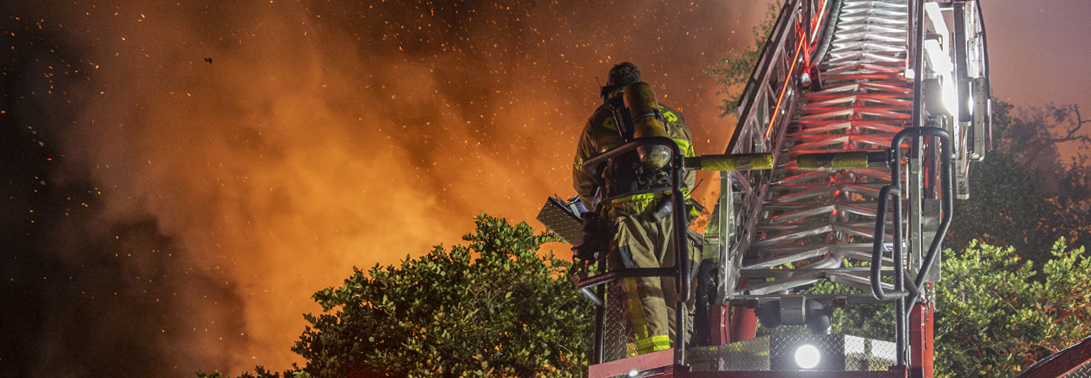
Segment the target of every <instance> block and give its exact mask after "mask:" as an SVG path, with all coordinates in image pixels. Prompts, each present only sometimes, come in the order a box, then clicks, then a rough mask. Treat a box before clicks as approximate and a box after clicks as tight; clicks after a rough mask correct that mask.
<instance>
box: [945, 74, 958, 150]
mask: <svg viewBox="0 0 1091 378" xmlns="http://www.w3.org/2000/svg"><path fill="white" fill-rule="evenodd" d="M951 76H953V75H951V74H950V73H946V74H944V75H943V84H942V85H943V107H945V108H947V112H949V113H951V115H953V116H958V88H955V79H954V78H952V77H951ZM955 121H958V119H957V118H956V119H955ZM955 140H958V139H955Z"/></svg>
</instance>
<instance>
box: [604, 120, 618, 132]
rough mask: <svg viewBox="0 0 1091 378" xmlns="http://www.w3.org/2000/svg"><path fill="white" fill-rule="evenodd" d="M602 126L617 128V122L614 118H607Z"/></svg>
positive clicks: (611, 128)
mask: <svg viewBox="0 0 1091 378" xmlns="http://www.w3.org/2000/svg"><path fill="white" fill-rule="evenodd" d="M602 127H605V128H607V129H610V130H617V122H614V119H613V118H607V119H606V121H605V122H603V123H602Z"/></svg>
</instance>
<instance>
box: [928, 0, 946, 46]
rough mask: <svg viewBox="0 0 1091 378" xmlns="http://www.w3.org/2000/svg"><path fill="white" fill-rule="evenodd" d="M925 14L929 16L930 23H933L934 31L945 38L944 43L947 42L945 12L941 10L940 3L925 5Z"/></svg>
mask: <svg viewBox="0 0 1091 378" xmlns="http://www.w3.org/2000/svg"><path fill="white" fill-rule="evenodd" d="M924 14H926V15H928V21H931V22H932V30H934V31H935V32H936V34H939V35H941V36H943V41H944V42H946V41H947V35H948V31H947V22H945V21H943V12H942V11H940V9H939V3H931V2H929V3H924Z"/></svg>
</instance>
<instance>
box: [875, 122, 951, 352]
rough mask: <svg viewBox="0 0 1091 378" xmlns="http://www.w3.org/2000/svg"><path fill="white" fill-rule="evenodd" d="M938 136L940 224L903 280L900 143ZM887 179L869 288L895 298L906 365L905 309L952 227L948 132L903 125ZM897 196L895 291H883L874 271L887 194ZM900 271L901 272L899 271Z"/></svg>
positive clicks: (888, 298)
mask: <svg viewBox="0 0 1091 378" xmlns="http://www.w3.org/2000/svg"><path fill="white" fill-rule="evenodd" d="M928 136H931V137H937V138H940V139H941V141H942V143H940V191H941V192H940V193H941V196H942V197H943V198H942V199H941V200H942V202H941V215H940V226H939V229H938V230H937V231H936V236H935V237H934V238H933V239H932V244H931V245H930V246H929V247H928V253H927V255H926V257H925V258H924V260H923V261H922V264H923V265H922V266H921V270H920V271H919V272H917V276H916V278H915V279H913V280H912V282H905V281H906V280H905V278H906V276H907V275H908V273H906V272H905V267H904V264H905V262H904V261H905V259H904V256H903V253H902V240H901V239H902V235H901V232H902V215H901V192H902V180H901V177H902V173H901V171H902V168H901V155H902V152H901V145H902V142H903V141H905V140H906V139H908V138H923V137H928ZM889 151H890V156H891V158H890V159H891V161H890V180H891V181H892V183H891V184H888V185H885V186H883V188H882V189H881V190H880V191H879V195H880V196H879V203H878V206H877V208H876V215H877V217H876V219H875V244H874V246H873V249H872V257H871V258H872V264H871V270H872V274H871V291H872V295H874V296H875V299H878V300H880V301H896V302H895V303H896V308H895V314H894V315H895V319H894V320H895V321H894V323H895V328H897V330H896V332H895V344H896V345H897V349H898V354H897V364H898V365H899V366H904V365H905V355H906V353H905V352H906V349H907V347H906V340H907V339H908V338H909V335H908V333H909V332H908V331H909V330H908V328H907V327H906V324H907V322H908V319H907V317H908V312H907V311H908V309H911V308H913V306H914V305H915V304H916V302H917V301H918V300H919V299H920V291H919V288H920V287H921V285H923V284H924V280H925V278H926V277H927V276H928V272H929V270H930V269H931V268H932V265H933V264H934V263H935V261H936V257H937V256H939V247H940V245H941V244H942V242H943V238H944V236H946V235H947V230H948V229H949V228H950V226H951V217H952V215H953V214H952V209H953V208H954V187H953V186H952V184H951V181H952V179H951V134H950V133H949V132H947V130H944V129H942V128H939V127H910V128H906V129H904V130H902V131H900V132H898V134H896V135H894V139H893V140H892V141H891V143H890V148H889ZM891 194H894V195H896V196H897V200H896V201H894V205H893V210H894V243H893V245H894V251H893V252H894V256H893V257H894V271H895V273H894V289H895V291H893V292H890V293H887V292H884V291H883V289H882V286H881V279H882V277H881V275H879V274H877V273H876V272H877V271H878V269H877V268H878V267H880V264H879V261H880V260H879V259H880V258H881V257H882V253H883V251H882V245H883V243H882V241H883V239H884V238H885V236H884V235H885V227H886V207H887V200H888V199H889V197H890V195H891ZM899 272H900V273H899ZM907 290H908V291H909V295H908V296H907V295H906V291H907Z"/></svg>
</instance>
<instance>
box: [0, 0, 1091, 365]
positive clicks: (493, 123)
mask: <svg viewBox="0 0 1091 378" xmlns="http://www.w3.org/2000/svg"><path fill="white" fill-rule="evenodd" d="M12 3H14V1H5V2H3V4H0V41H2V43H0V86H2V92H3V96H2V97H0V200H2V202H0V261H2V263H0V303H2V306H3V308H4V310H3V311H0V331H2V334H3V336H2V337H3V339H2V342H0V375H3V376H13V377H100V376H155V377H191V376H192V374H193V371H194V370H196V369H202V370H204V371H211V370H214V369H220V370H226V371H228V372H231V373H232V374H238V373H240V372H242V371H243V370H245V369H250V368H252V367H253V366H254V365H265V366H266V367H268V368H272V369H284V368H287V367H288V366H289V365H290V364H291V363H292V362H302V361H300V360H299V359H298V358H297V356H295V355H294V354H293V353H291V352H290V351H289V348H290V347H291V345H292V343H293V342H294V340H295V339H296V338H297V337H298V335H299V334H300V332H302V330H303V327H304V324H305V322H304V320H303V319H302V316H301V314H302V313H304V312H312V313H314V312H318V311H319V310H320V309H319V308H318V306H317V305H315V304H314V303H313V301H312V300H311V299H310V295H311V294H312V293H313V292H314V291H317V290H320V289H322V288H325V287H328V286H331V285H338V284H340V282H341V281H342V280H343V279H344V278H346V277H347V276H348V275H349V274H350V273H351V270H352V267H353V266H358V267H361V268H370V267H371V266H373V265H375V264H377V263H378V264H383V265H386V264H392V263H396V262H398V261H400V260H401V259H404V258H405V257H406V256H407V255H413V256H416V255H420V254H423V253H424V252H427V251H428V250H430V249H431V246H432V245H436V244H440V243H443V244H445V245H451V244H455V243H458V242H459V236H460V235H462V234H463V233H466V232H469V231H471V230H472V228H473V217H474V216H475V215H477V214H478V213H480V212H481V211H485V212H487V213H490V214H493V215H500V216H504V217H507V218H508V219H510V220H513V221H527V222H529V223H530V224H531V225H533V226H535V227H536V228H540V227H541V226H540V224H538V223H537V222H536V221H534V220H533V218H534V216H535V215H536V214H537V211H538V209H539V208H540V206H541V204H542V202H543V201H544V199H545V198H546V197H547V196H550V195H553V194H559V195H562V196H567V195H570V194H571V193H572V189H571V183H570V180H571V178H570V167H571V164H572V153H573V152H574V151H575V145H576V138H577V137H578V135H579V132H580V130H581V128H582V125H583V123H584V122H585V119H586V116H587V115H588V114H589V113H590V112H591V111H592V110H593V109H594V107H595V106H596V105H597V104H598V103H599V99H598V86H599V85H600V83H605V80H606V72H607V71H608V70H609V68H610V67H611V66H612V65H613V64H615V63H618V62H621V61H626V60H628V61H633V62H634V63H636V64H637V65H638V66H639V67H640V68H641V70H642V72H643V78H644V80H645V81H648V82H650V83H652V84H653V85H654V86H655V87H656V90H657V93H658V94H659V96H660V100H661V101H662V102H664V103H667V104H670V105H672V106H674V107H675V108H677V109H679V110H680V111H681V112H683V114H684V115H685V117H686V120H687V122H688V123H689V125H690V128H691V129H692V130H693V135H694V140H695V148H696V149H697V151H698V153H719V152H722V151H723V149H724V148H725V146H726V143H727V139H728V137H729V132H730V129H731V122H730V121H729V120H721V119H719V118H718V117H717V114H718V113H719V110H717V109H716V106H718V105H719V102H720V100H719V98H718V97H717V95H716V90H717V88H716V86H715V83H714V82H713V80H712V79H711V78H708V77H703V76H698V75H696V73H698V72H699V71H700V70H701V69H703V68H704V67H706V66H707V65H709V64H711V63H713V62H714V60H715V59H716V58H717V57H720V56H723V55H724V53H725V52H726V51H727V50H729V49H732V48H740V47H741V46H742V45H743V44H744V43H748V42H750V40H751V38H752V37H751V34H750V29H751V27H752V26H753V25H754V24H755V23H756V22H757V21H759V20H760V19H761V16H762V15H763V14H764V11H765V4H766V3H767V2H765V1H750V0H746V1H743V0H737V1H727V0H718V1H693V2H690V1H613V2H611V1H553V2H546V1H541V2H529V3H519V4H509V3H503V4H498V3H493V2H481V1H445V2H421V1H379V0H376V1H364V2H354V1H329V2H326V1H295V0H290V1H289V0H272V1H269V0H257V1H233V0H216V1H212V0H205V1H186V2H155V3H156V4H153V5H149V4H146V3H151V2H146V1H113V2H109V1H51V0H41V1H32V2H19V3H20V4H12ZM1026 3H1032V2H1025V1H1015V0H1003V1H999V0H990V1H985V4H984V7H985V10H986V17H989V18H990V19H987V20H986V22H987V26H988V28H989V29H988V30H989V32H990V40H989V42H990V47H991V48H992V51H991V52H992V54H991V58H992V62H993V73H994V77H993V84H994V90H995V92H996V94H997V97H1000V98H1003V99H1006V100H1010V101H1011V102H1013V103H1015V104H1016V105H1039V106H1040V105H1044V104H1045V103H1046V102H1049V101H1054V102H1057V103H1059V104H1060V103H1073V102H1076V103H1080V104H1091V98H1089V96H1088V95H1087V93H1088V91H1087V88H1088V87H1089V86H1091V82H1089V79H1088V77H1087V75H1086V74H1084V73H1083V72H1082V71H1084V70H1085V68H1086V67H1087V63H1086V62H1088V60H1089V59H1091V56H1088V55H1089V54H1091V48H1088V42H1087V41H1086V37H1085V36H1086V35H1091V30H1089V28H1091V26H1088V25H1089V24H1088V23H1086V22H1082V20H1081V19H1080V17H1081V15H1086V14H1091V13H1089V12H1091V9H1088V8H1089V5H1088V2H1085V1H1082V0H1080V1H1077V0H1056V1H1042V2H1033V3H1035V4H1037V6H1035V5H1031V4H1026ZM1029 8H1034V9H1029ZM1039 10H1040V11H1039ZM1072 30H1082V32H1072ZM1054 57H1057V58H1054ZM712 186H713V185H712V184H710V183H709V182H706V183H705V185H704V187H703V188H701V189H700V190H699V191H698V196H699V197H700V196H707V194H708V189H709V188H710V187H712ZM706 202H710V201H706ZM706 204H709V205H711V203H706ZM552 247H553V249H555V250H556V251H557V252H558V253H559V254H562V255H566V254H568V253H569V252H568V251H567V247H566V246H564V245H553V246H552Z"/></svg>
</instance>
